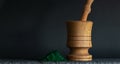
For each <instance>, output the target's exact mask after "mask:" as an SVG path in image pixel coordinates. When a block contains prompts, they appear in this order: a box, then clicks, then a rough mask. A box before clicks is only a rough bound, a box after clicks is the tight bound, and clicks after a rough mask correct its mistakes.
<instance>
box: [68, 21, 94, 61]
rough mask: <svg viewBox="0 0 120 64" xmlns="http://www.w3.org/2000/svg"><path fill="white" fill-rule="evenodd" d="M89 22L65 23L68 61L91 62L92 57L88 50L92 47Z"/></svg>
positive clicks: (90, 24) (90, 23)
mask: <svg viewBox="0 0 120 64" xmlns="http://www.w3.org/2000/svg"><path fill="white" fill-rule="evenodd" d="M92 25H93V23H92V22H91V21H86V22H83V21H69V22H67V46H68V47H69V48H70V54H69V55H68V58H69V60H73V61H91V60H92V55H90V54H89V52H88V50H89V48H91V47H92V43H91V30H92Z"/></svg>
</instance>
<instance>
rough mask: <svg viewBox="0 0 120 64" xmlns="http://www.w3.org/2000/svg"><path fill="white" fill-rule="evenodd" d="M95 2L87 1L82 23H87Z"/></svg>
mask: <svg viewBox="0 0 120 64" xmlns="http://www.w3.org/2000/svg"><path fill="white" fill-rule="evenodd" d="M93 1H94V0H87V2H86V4H85V7H84V10H83V14H82V18H81V21H87V17H88V14H89V13H90V12H91V5H92V3H93Z"/></svg>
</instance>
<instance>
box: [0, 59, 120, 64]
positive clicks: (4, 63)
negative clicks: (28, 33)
mask: <svg viewBox="0 0 120 64" xmlns="http://www.w3.org/2000/svg"><path fill="white" fill-rule="evenodd" d="M0 64H120V59H93V60H92V61H90V62H75V61H65V62H43V61H31V60H8V59H7V60H0Z"/></svg>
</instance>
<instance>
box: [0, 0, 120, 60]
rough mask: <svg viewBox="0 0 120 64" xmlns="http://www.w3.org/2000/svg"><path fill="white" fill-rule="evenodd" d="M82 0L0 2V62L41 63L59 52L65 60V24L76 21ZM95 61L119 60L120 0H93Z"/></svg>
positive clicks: (78, 17) (12, 0) (91, 15)
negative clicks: (34, 61) (51, 54)
mask: <svg viewBox="0 0 120 64" xmlns="http://www.w3.org/2000/svg"><path fill="white" fill-rule="evenodd" d="M84 3H85V0H0V58H17V59H40V58H42V57H44V56H45V55H46V54H47V53H48V52H51V51H53V50H58V51H59V52H60V53H62V54H63V55H64V56H65V57H66V55H67V54H68V52H69V49H68V48H67V47H66V33H67V32H66V24H65V22H66V21H67V20H79V19H80V17H81V12H82V8H83V5H84ZM88 19H89V20H92V21H93V22H94V25H93V31H92V32H93V33H92V36H93V39H92V41H93V42H92V44H93V47H92V48H91V49H90V53H91V54H92V55H93V57H94V58H119V57H120V0H95V1H94V4H93V6H92V12H91V14H90V15H89V18H88Z"/></svg>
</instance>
